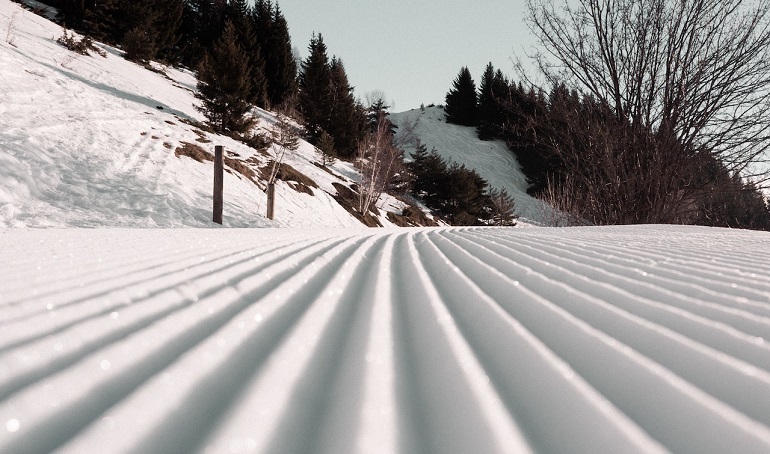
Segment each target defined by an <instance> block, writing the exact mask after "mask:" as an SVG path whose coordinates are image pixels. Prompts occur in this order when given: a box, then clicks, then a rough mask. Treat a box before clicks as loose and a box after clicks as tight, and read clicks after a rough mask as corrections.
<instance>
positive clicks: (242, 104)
mask: <svg viewBox="0 0 770 454" xmlns="http://www.w3.org/2000/svg"><path fill="white" fill-rule="evenodd" d="M242 56H243V49H242V48H241V47H240V45H239V44H238V37H237V32H236V30H235V26H234V25H233V23H232V22H227V23H226V25H225V30H224V32H223V33H222V36H221V37H220V38H219V40H218V41H217V42H216V43H215V44H214V47H213V48H212V49H211V50H210V51H209V52H208V53H207V54H206V55H205V56H204V58H203V60H202V61H201V63H200V65H199V68H198V93H196V95H195V97H196V98H198V99H200V100H201V102H202V106H201V107H196V108H197V109H198V110H199V111H200V112H202V113H203V114H204V115H205V116H206V118H208V120H209V123H210V124H211V126H212V127H213V128H214V129H215V130H216V131H218V132H224V133H232V132H244V131H246V130H247V129H248V128H249V127H250V126H251V124H252V119H251V118H249V117H248V116H247V115H246V114H247V113H248V112H249V110H250V109H251V105H250V104H249V103H248V101H247V99H248V97H249V96H250V92H251V79H250V76H249V68H248V64H247V63H246V61H244V60H243V58H242Z"/></svg>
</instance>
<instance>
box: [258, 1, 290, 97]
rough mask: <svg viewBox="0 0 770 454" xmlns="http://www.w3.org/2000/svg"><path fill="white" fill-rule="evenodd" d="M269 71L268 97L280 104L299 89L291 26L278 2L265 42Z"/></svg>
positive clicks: (266, 61)
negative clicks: (290, 32) (290, 31)
mask: <svg viewBox="0 0 770 454" xmlns="http://www.w3.org/2000/svg"><path fill="white" fill-rule="evenodd" d="M262 49H263V56H264V59H265V65H266V67H267V69H268V71H267V97H268V100H269V101H270V104H271V105H273V106H278V105H281V104H283V103H285V102H286V101H287V100H289V99H292V98H293V97H294V94H295V93H296V91H297V62H296V61H295V60H294V53H293V52H292V47H291V36H290V35H289V26H288V24H287V23H286V19H285V18H284V17H283V13H282V12H281V10H280V8H278V4H276V5H275V7H274V9H273V13H272V16H271V23H270V34H269V35H268V39H267V41H266V43H265V44H263V48H262Z"/></svg>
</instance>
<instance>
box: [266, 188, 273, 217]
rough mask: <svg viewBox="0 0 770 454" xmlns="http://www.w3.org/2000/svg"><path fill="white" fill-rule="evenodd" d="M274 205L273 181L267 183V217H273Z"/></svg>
mask: <svg viewBox="0 0 770 454" xmlns="http://www.w3.org/2000/svg"><path fill="white" fill-rule="evenodd" d="M274 207H275V183H268V184H267V218H268V219H273V208H274Z"/></svg>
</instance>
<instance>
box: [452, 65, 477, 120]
mask: <svg viewBox="0 0 770 454" xmlns="http://www.w3.org/2000/svg"><path fill="white" fill-rule="evenodd" d="M477 103H478V100H477V94H476V83H475V82H474V81H473V77H472V76H471V72H470V71H469V70H468V67H466V66H464V67H463V68H462V69H461V70H460V74H458V76H457V78H456V79H455V81H454V83H453V85H452V89H451V90H449V93H447V95H446V116H447V122H448V123H454V124H458V125H463V126H476V125H477V124H478V104H477Z"/></svg>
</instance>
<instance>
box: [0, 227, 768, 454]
mask: <svg viewBox="0 0 770 454" xmlns="http://www.w3.org/2000/svg"><path fill="white" fill-rule="evenodd" d="M746 247H749V248H750V249H751V250H750V251H747V250H745V249H746ZM0 250H2V251H3V254H4V257H5V258H6V259H7V260H5V261H4V262H3V263H2V264H0V276H1V277H0V453H6V452H7V453H44V452H50V451H57V452H71V453H81V452H135V453H152V452H215V453H219V452H234V453H239V452H263V453H272V452H288V453H306V452H313V453H338V452H360V453H381V452H387V453H391V452H403V453H412V452H415V453H416V452H419V453H470V452H485V453H526V452H548V453H569V452H650V453H654V452H667V451H671V452H683V453H688V452H693V453H696V452H697V453H717V452H742V453H752V452H757V453H760V452H768V451H770V410H768V406H767V402H768V401H770V342H768V338H769V337H770V279H769V278H768V274H769V273H770V268H769V267H768V266H767V264H766V257H767V256H768V255H770V238H769V237H768V235H767V234H766V233H757V232H732V231H728V230H722V229H700V228H684V227H675V226H666V227H664V226H644V227H613V228H574V229H541V228H523V229H484V228H440V229H402V230H362V229H358V230H333V229H321V230H291V229H284V230H272V229H271V230H188V229H183V230H160V231H158V230H144V231H143V230H124V229H116V230H91V231H89V230H43V231H22V230H6V231H2V232H0ZM25 283H26V284H25Z"/></svg>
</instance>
